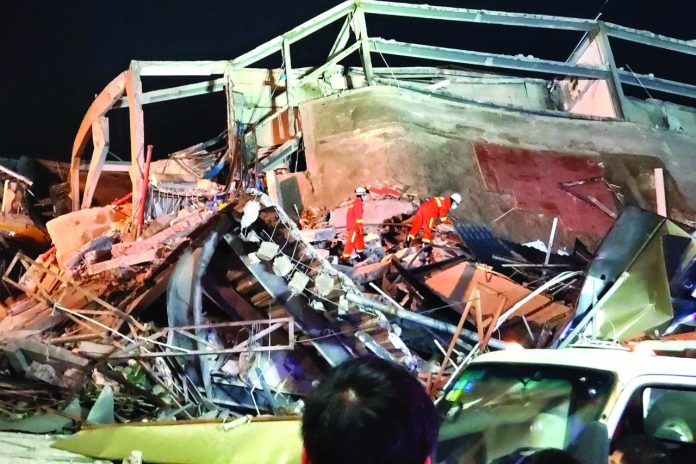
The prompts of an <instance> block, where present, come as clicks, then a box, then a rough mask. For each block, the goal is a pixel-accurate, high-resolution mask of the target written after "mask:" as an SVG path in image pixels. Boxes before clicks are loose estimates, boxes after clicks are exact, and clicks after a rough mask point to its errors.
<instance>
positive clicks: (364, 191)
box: [355, 187, 369, 197]
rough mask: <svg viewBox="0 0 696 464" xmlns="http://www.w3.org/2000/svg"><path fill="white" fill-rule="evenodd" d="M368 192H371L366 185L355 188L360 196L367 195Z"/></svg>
mask: <svg viewBox="0 0 696 464" xmlns="http://www.w3.org/2000/svg"><path fill="white" fill-rule="evenodd" d="M368 193H369V192H368V190H367V189H366V188H365V187H358V188H356V189H355V194H356V195H357V196H359V197H366V196H367V194H368Z"/></svg>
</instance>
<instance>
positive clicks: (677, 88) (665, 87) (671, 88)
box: [617, 69, 696, 98]
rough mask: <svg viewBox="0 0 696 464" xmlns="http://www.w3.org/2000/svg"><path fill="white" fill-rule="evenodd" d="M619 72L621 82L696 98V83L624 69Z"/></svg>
mask: <svg viewBox="0 0 696 464" xmlns="http://www.w3.org/2000/svg"><path fill="white" fill-rule="evenodd" d="M617 73H618V75H619V79H621V82H622V83H623V84H626V85H633V86H637V87H645V88H646V89H650V90H657V91H658V92H665V93H671V94H674V95H681V96H682V97H689V98H696V85H691V84H684V83H682V82H676V81H670V80H668V79H661V78H659V77H654V76H648V75H646V74H636V73H632V72H630V71H624V70H623V69H619V70H618V71H617Z"/></svg>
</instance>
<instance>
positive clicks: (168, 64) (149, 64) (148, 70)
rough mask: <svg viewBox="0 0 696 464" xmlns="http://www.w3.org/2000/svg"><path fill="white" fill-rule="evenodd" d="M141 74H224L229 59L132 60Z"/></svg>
mask: <svg viewBox="0 0 696 464" xmlns="http://www.w3.org/2000/svg"><path fill="white" fill-rule="evenodd" d="M131 63H132V64H131V66H138V67H139V68H140V75H141V76H212V75H215V74H224V73H225V66H227V63H228V62H227V61H131Z"/></svg>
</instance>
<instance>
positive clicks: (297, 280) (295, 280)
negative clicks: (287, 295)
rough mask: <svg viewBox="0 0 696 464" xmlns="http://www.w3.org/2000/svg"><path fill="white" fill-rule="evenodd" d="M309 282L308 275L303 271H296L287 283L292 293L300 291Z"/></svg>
mask: <svg viewBox="0 0 696 464" xmlns="http://www.w3.org/2000/svg"><path fill="white" fill-rule="evenodd" d="M308 283H309V276H308V275H307V274H305V273H304V272H300V271H296V272H295V273H294V274H293V275H292V279H291V280H290V283H289V284H288V287H289V288H290V291H291V292H292V293H294V294H299V293H302V292H303V291H304V289H305V287H307V284H308Z"/></svg>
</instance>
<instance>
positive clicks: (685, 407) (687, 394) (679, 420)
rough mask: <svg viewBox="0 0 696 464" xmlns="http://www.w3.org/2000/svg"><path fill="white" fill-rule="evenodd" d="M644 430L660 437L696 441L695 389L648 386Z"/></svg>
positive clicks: (644, 406)
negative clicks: (695, 438) (695, 436)
mask: <svg viewBox="0 0 696 464" xmlns="http://www.w3.org/2000/svg"><path fill="white" fill-rule="evenodd" d="M642 400H643V420H644V421H645V422H644V423H645V432H646V433H647V434H648V435H650V436H652V437H654V438H658V439H661V440H669V441H676V442H681V443H694V431H696V391H689V390H675V389H669V388H662V387H648V388H645V389H644V390H643V398H642Z"/></svg>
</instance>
